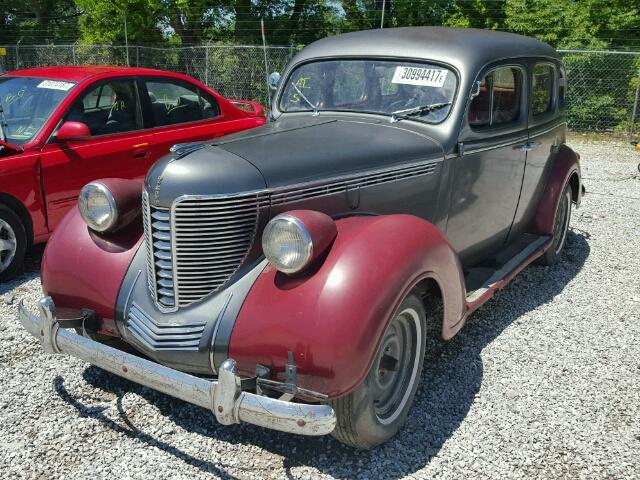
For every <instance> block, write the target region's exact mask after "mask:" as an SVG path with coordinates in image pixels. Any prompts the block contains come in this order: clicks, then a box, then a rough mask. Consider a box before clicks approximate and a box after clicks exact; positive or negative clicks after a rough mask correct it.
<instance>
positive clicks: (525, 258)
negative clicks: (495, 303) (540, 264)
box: [465, 234, 552, 310]
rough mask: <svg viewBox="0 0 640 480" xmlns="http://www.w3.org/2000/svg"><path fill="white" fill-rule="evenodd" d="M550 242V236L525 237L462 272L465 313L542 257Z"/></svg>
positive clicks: (528, 235) (529, 235)
mask: <svg viewBox="0 0 640 480" xmlns="http://www.w3.org/2000/svg"><path fill="white" fill-rule="evenodd" d="M551 241H552V237H551V235H531V234H525V235H523V236H522V238H521V239H520V240H519V241H517V242H515V243H513V244H511V245H510V246H509V247H507V248H506V249H505V250H503V251H502V252H500V253H499V254H497V255H496V256H495V257H493V258H491V259H489V260H488V261H486V262H483V263H481V264H480V265H478V266H476V267H474V268H472V269H470V270H469V271H468V272H466V274H465V283H466V284H467V289H468V292H467V297H466V300H467V307H468V309H469V310H475V309H476V308H478V307H479V306H480V305H482V304H483V303H484V302H486V301H487V300H488V299H489V298H491V297H492V296H493V294H494V293H495V291H496V290H498V289H500V288H502V287H504V286H505V285H506V284H507V283H508V282H509V281H510V280H511V279H512V278H513V277H514V276H515V275H516V274H517V273H518V272H520V271H521V270H522V269H523V268H525V267H526V266H527V265H529V264H530V263H531V262H533V261H534V260H535V259H536V258H538V257H539V256H540V255H542V254H543V253H544V252H545V250H546V249H547V248H549V246H550V245H551ZM487 265H489V266H487Z"/></svg>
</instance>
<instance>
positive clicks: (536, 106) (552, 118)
mask: <svg viewBox="0 0 640 480" xmlns="http://www.w3.org/2000/svg"><path fill="white" fill-rule="evenodd" d="M530 71H531V74H530V76H529V84H530V85H531V88H530V89H529V91H530V95H529V106H530V107H529V119H528V126H529V128H528V132H529V141H528V146H527V163H526V169H525V174H524V181H523V184H522V194H521V195H520V203H519V205H518V210H517V212H516V215H515V219H514V224H513V228H512V231H511V234H510V237H511V238H515V237H516V236H517V235H519V234H521V233H522V232H523V231H525V230H526V227H527V225H528V224H529V223H530V222H531V220H532V218H533V215H534V214H535V212H536V210H537V207H538V203H539V201H540V198H541V196H542V194H543V192H544V188H545V185H546V179H547V177H548V176H549V174H550V172H551V167H552V164H553V157H554V155H555V154H556V153H557V152H558V148H559V147H560V145H562V144H563V143H564V141H565V132H566V110H565V104H564V90H565V77H564V72H563V71H562V68H560V66H559V65H556V64H554V63H551V62H549V61H548V60H539V61H533V60H532V62H531V67H530Z"/></svg>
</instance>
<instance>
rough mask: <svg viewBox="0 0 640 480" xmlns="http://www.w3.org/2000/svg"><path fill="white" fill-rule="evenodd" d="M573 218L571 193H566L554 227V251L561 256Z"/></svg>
mask: <svg viewBox="0 0 640 480" xmlns="http://www.w3.org/2000/svg"><path fill="white" fill-rule="evenodd" d="M570 216H571V191H565V193H564V195H562V198H561V199H560V205H558V212H557V213H556V221H555V224H554V226H553V247H552V248H553V251H554V252H555V253H556V255H560V252H561V251H562V247H564V242H565V240H566V239H567V230H569V218H570Z"/></svg>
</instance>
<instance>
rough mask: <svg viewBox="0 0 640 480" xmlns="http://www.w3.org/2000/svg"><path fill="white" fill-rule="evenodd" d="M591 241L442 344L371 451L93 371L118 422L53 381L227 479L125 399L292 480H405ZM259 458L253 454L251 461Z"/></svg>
mask: <svg viewBox="0 0 640 480" xmlns="http://www.w3.org/2000/svg"><path fill="white" fill-rule="evenodd" d="M587 240H588V234H587V235H585V234H582V233H581V234H578V233H575V232H574V231H570V232H569V233H568V235H567V243H566V246H565V251H564V252H563V255H562V260H561V262H559V263H558V264H557V265H555V266H553V267H540V266H530V267H528V268H526V269H525V270H524V271H523V272H521V273H520V274H519V275H518V276H517V277H516V278H515V279H514V280H513V281H512V282H511V284H510V285H508V286H507V287H506V288H505V289H504V290H502V291H500V292H498V293H497V294H496V296H495V298H493V299H492V300H490V301H489V302H488V303H487V304H486V305H484V306H483V307H482V308H480V309H479V310H478V311H477V312H475V313H474V314H473V315H472V316H471V317H470V318H469V320H468V321H467V324H466V325H465V327H464V328H463V329H462V331H461V332H460V333H459V334H458V335H457V336H456V337H455V338H454V339H452V340H451V341H449V342H437V343H436V344H435V345H434V348H431V350H430V351H429V352H428V354H427V357H426V358H425V368H424V371H423V374H422V382H421V385H420V387H419V389H418V392H417V394H416V398H415V401H414V406H413V408H412V410H411V412H410V414H409V417H408V419H407V424H406V426H405V428H404V429H403V430H402V431H401V432H400V433H399V434H398V435H396V437H394V438H393V439H392V440H391V441H389V442H387V443H386V444H384V445H382V446H380V447H378V448H376V449H374V450H372V451H359V450H355V449H353V448H350V447H346V446H344V445H342V444H340V443H338V442H337V441H336V440H334V439H333V438H332V437H330V436H326V437H301V436H295V435H288V434H284V433H280V432H275V431H268V430H264V429H261V428H258V427H254V426H251V425H236V426H232V427H224V426H221V425H218V424H216V422H215V420H214V419H213V417H212V415H211V414H210V413H209V412H208V411H206V410H204V409H201V408H199V407H196V406H193V405H190V404H187V403H185V402H182V401H180V400H176V399H173V398H171V397H169V396H166V395H163V394H160V393H158V392H155V391H153V390H150V389H147V388H145V387H142V386H140V385H137V384H134V383H131V382H128V381H126V380H123V379H121V378H119V377H117V376H115V375H112V374H110V373H108V372H106V371H104V370H101V369H99V368H97V367H89V368H87V369H86V370H85V372H84V378H85V380H86V381H87V382H88V383H89V384H91V385H93V386H94V387H95V388H98V389H101V390H103V391H108V392H112V393H114V394H115V395H117V397H118V402H120V403H119V404H118V405H119V411H120V419H121V421H120V422H115V421H113V420H111V419H109V418H108V417H106V416H105V415H104V414H103V409H101V408H100V407H95V406H90V405H85V404H83V403H82V402H80V401H79V400H78V399H77V398H74V397H73V396H72V395H71V394H70V393H69V392H68V391H67V390H66V389H65V388H64V385H63V380H62V378H60V377H58V378H57V379H56V381H55V389H56V391H57V392H58V394H59V395H60V397H61V398H62V399H63V400H65V401H66V402H67V403H69V404H70V405H71V406H73V407H74V408H75V409H76V410H77V411H78V413H79V414H80V415H81V416H84V417H90V418H94V419H96V420H98V421H99V422H101V423H102V424H103V425H105V426H106V427H108V428H111V429H113V430H115V431H117V432H119V433H122V434H123V435H126V436H128V437H132V438H135V439H137V440H139V441H142V442H145V443H147V444H148V445H150V446H154V447H156V448H160V449H161V450H163V451H165V452H166V453H168V454H170V455H173V456H175V457H177V458H179V459H181V460H183V461H184V462H185V463H187V464H189V465H192V466H194V467H196V468H198V469H201V470H202V471H206V472H212V473H215V474H217V475H220V476H221V477H226V478H230V477H232V475H231V474H229V473H228V472H227V471H225V468H224V465H223V464H222V463H220V462H216V463H215V464H214V463H211V462H209V461H208V459H207V458H206V453H202V454H200V455H201V457H202V458H197V457H196V456H194V455H192V454H189V453H186V452H184V451H182V450H180V449H179V448H177V447H175V446H173V445H172V442H171V436H170V435H164V436H163V438H156V437H154V436H152V435H151V434H148V433H145V432H144V427H139V426H136V425H135V424H134V422H132V421H131V419H130V418H129V416H128V415H127V412H126V411H125V410H124V408H122V403H121V399H122V396H123V395H124V394H125V393H127V392H132V393H136V394H138V395H140V396H142V397H143V398H145V399H146V400H147V401H148V402H149V403H150V404H152V405H154V406H155V407H157V408H158V409H159V410H160V412H161V413H162V414H163V415H165V416H167V417H169V419H170V420H171V421H172V422H174V424H175V425H176V426H178V427H180V428H183V429H185V430H187V431H189V432H193V433H197V434H200V435H204V436H208V437H212V438H214V439H216V440H221V441H224V442H229V443H231V444H236V445H241V444H250V445H256V446H259V447H260V448H262V449H264V450H265V451H266V452H271V453H272V454H275V455H278V456H280V457H282V459H283V468H284V469H285V470H286V473H287V476H288V477H290V478H293V477H294V476H298V475H296V474H294V470H295V469H298V468H311V469H317V470H318V471H320V472H322V473H324V474H327V475H331V476H333V477H336V478H344V479H351V478H383V477H384V478H400V477H403V476H405V475H408V474H411V473H413V472H415V471H417V470H419V469H421V468H424V466H425V465H427V464H428V463H429V462H430V461H431V460H432V458H433V457H434V456H435V455H437V453H438V452H439V451H440V449H441V448H442V446H443V445H444V443H445V442H446V441H447V440H448V439H449V438H450V437H451V436H452V435H453V434H454V432H455V431H456V430H457V428H458V427H459V425H460V423H461V422H462V421H463V420H464V418H465V417H466V415H467V413H468V412H469V409H470V408H471V405H472V404H473V403H474V400H475V398H476V395H477V394H478V392H479V391H480V386H481V384H482V378H483V364H482V358H481V356H480V355H481V352H482V350H483V349H484V347H486V346H487V345H488V344H490V343H491V342H492V341H493V340H495V339H496V338H497V337H498V336H499V335H500V334H501V332H502V331H503V330H504V329H505V328H507V327H508V326H509V325H510V324H511V323H513V322H514V321H516V320H517V319H518V318H520V317H522V316H523V315H525V314H526V313H527V312H530V311H532V310H534V309H535V308H537V307H539V306H540V305H543V304H545V303H547V302H550V301H552V300H553V298H554V297H555V296H556V295H558V294H559V293H560V292H561V291H562V290H563V289H564V288H565V286H566V285H567V284H568V283H569V282H570V281H571V280H572V279H573V278H574V277H575V276H576V275H577V274H578V273H579V272H580V270H581V269H582V267H583V266H584V263H585V261H586V259H587V258H588V256H589V253H590V248H589V244H588V242H587ZM141 423H144V422H143V421H141ZM265 455H266V456H268V453H266V454H265ZM254 456H255V454H253V453H252V458H253V457H254ZM234 460H235V459H234ZM258 463H259V462H258ZM269 464H270V465H273V462H265V465H269ZM272 468H273V467H272V466H269V467H265V470H264V472H260V469H259V467H257V466H256V462H254V464H253V466H251V467H249V466H247V467H246V471H248V472H250V473H251V475H254V476H255V475H258V476H264V477H273V476H274V475H276V476H278V473H277V472H275V471H273V470H272ZM232 469H233V471H238V470H243V467H242V466H241V465H238V464H237V463H236V464H234V466H233V467H232Z"/></svg>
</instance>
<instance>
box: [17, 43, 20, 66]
mask: <svg viewBox="0 0 640 480" xmlns="http://www.w3.org/2000/svg"><path fill="white" fill-rule="evenodd" d="M16 70H20V42H18V43H16Z"/></svg>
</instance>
